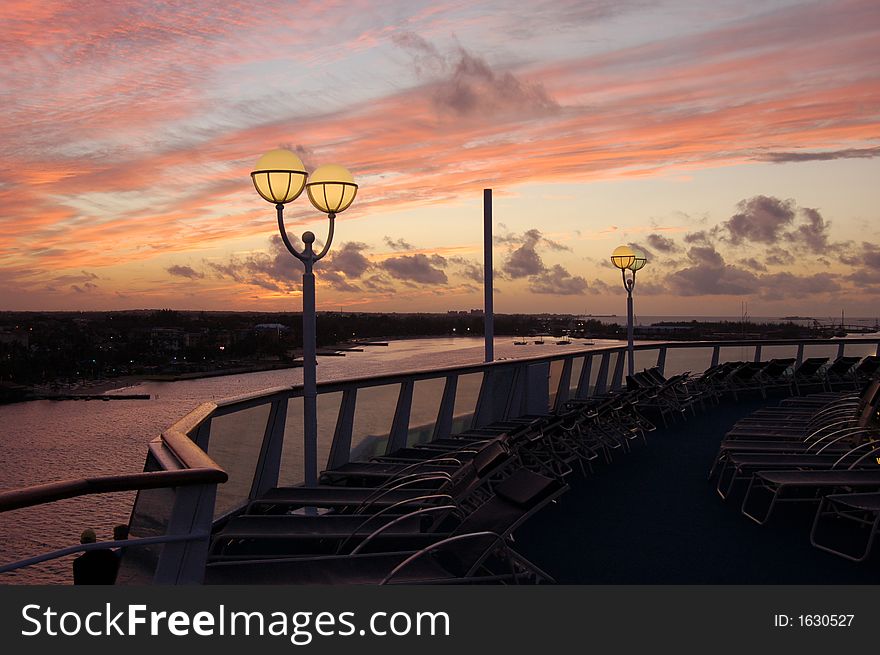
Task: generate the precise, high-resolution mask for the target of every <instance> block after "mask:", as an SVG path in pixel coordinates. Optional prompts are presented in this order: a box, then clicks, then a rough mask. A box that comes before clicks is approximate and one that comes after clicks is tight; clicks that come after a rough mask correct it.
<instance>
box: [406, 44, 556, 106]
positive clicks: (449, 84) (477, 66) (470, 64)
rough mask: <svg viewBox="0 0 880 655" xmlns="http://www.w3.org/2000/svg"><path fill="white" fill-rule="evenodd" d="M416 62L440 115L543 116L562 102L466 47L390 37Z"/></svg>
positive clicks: (539, 87)
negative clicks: (443, 47)
mask: <svg viewBox="0 0 880 655" xmlns="http://www.w3.org/2000/svg"><path fill="white" fill-rule="evenodd" d="M392 40H393V41H394V43H395V44H396V45H398V46H399V47H401V48H403V49H404V50H406V51H407V52H408V53H409V54H410V56H411V57H412V60H413V67H414V69H415V72H416V74H417V75H419V76H420V77H424V78H427V79H428V80H429V81H430V84H431V86H432V88H433V92H432V96H431V99H432V101H433V103H434V106H435V108H436V109H437V110H438V112H439V113H441V114H443V115H446V114H450V113H451V114H452V115H454V116H456V117H470V116H477V117H483V116H487V115H488V116H495V117H498V116H503V115H510V114H513V115H516V116H517V117H522V118H525V117H529V116H540V115H546V114H549V113H554V112H556V111H557V110H558V109H559V106H558V104H557V103H556V101H554V100H553V99H552V98H551V97H550V95H549V94H548V93H547V91H546V89H544V87H543V86H542V85H541V84H539V83H536V82H526V81H523V80H520V79H519V78H518V77H517V76H515V75H514V74H513V73H511V72H498V71H495V70H493V69H492V67H491V66H490V65H489V64H488V63H487V62H486V61H485V60H484V59H482V58H480V57H477V56H475V55H473V54H471V53H470V52H468V51H467V50H465V49H464V48H461V47H459V48H457V49H456V50H455V51H454V52H453V53H451V54H448V55H444V54H443V53H441V52H440V51H439V50H438V49H437V48H436V47H434V46H433V45H432V44H430V43H428V42H427V41H426V40H425V39H423V38H422V37H420V36H418V35H417V34H413V33H398V34H395V35H394V36H393V37H392Z"/></svg>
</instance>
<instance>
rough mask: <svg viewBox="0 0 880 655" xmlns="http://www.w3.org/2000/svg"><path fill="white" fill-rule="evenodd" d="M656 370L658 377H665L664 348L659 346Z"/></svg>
mask: <svg viewBox="0 0 880 655" xmlns="http://www.w3.org/2000/svg"><path fill="white" fill-rule="evenodd" d="M657 369H658V370H659V371H660V375H664V376H665V375H666V346H660V350H659V351H658V352H657Z"/></svg>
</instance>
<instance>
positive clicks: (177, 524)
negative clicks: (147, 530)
mask: <svg viewBox="0 0 880 655" xmlns="http://www.w3.org/2000/svg"><path fill="white" fill-rule="evenodd" d="M216 494H217V485H216V484H197V485H192V486H185V487H177V488H176V490H175V494H174V506H173V507H172V509H171V516H170V518H169V519H168V526H167V528H166V530H165V535H166V536H172V535H187V534H193V533H198V532H203V533H205V534H206V536H205V537H204V538H203V539H197V540H192V541H181V542H175V543H169V544H165V545H164V546H162V553H161V554H160V555H159V561H158V563H157V565H156V571H155V573H154V574H153V582H154V583H155V584H202V583H203V582H204V580H205V564H206V562H207V560H208V548H209V546H210V533H211V524H212V522H213V520H214V499H215V498H216Z"/></svg>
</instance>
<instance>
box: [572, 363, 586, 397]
mask: <svg viewBox="0 0 880 655" xmlns="http://www.w3.org/2000/svg"><path fill="white" fill-rule="evenodd" d="M585 361H586V357H584V356H583V355H581V356H579V357H574V358H573V359H572V360H571V377H570V378H569V379H568V397H569V398H574V397H575V395H576V394H577V388H578V382H579V381H580V379H581V373H582V372H583V370H584V362H585Z"/></svg>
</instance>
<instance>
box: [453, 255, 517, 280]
mask: <svg viewBox="0 0 880 655" xmlns="http://www.w3.org/2000/svg"><path fill="white" fill-rule="evenodd" d="M449 262H450V263H451V264H456V265H457V266H459V268H458V270H457V271H456V273H458V275H460V276H462V277H463V278H465V279H468V280H472V281H474V282H478V283H480V284H482V283H483V265H482V264H480V263H478V262H474V261H471V260H470V259H465V258H464V257H450V258H449ZM503 277H504V274H503V273H502V272H501V271H495V278H496V279H498V278H503Z"/></svg>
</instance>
